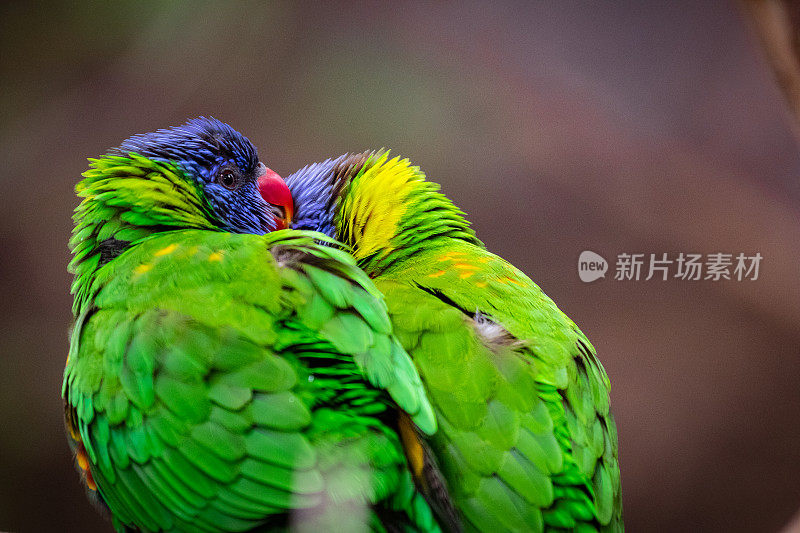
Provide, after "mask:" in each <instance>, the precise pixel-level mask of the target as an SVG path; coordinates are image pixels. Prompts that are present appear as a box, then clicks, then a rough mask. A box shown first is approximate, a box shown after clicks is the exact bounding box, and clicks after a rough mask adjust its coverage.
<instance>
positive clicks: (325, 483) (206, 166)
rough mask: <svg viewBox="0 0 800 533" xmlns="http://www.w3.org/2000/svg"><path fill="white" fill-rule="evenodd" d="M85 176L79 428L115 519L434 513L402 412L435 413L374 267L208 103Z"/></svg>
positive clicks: (407, 519) (96, 486)
mask: <svg viewBox="0 0 800 533" xmlns="http://www.w3.org/2000/svg"><path fill="white" fill-rule="evenodd" d="M90 167H91V168H90V169H89V170H88V171H87V172H86V173H85V174H84V176H85V178H84V179H83V181H81V182H80V183H79V184H78V186H77V192H78V194H79V196H81V197H82V198H83V200H82V202H81V204H80V206H79V207H78V208H77V209H76V212H75V217H74V219H75V229H74V232H73V237H72V240H71V241H70V246H71V249H72V253H73V255H74V257H73V259H72V262H71V263H70V270H71V271H72V272H73V273H74V274H75V281H74V284H73V288H72V290H73V293H74V306H73V312H74V317H75V323H74V326H73V330H72V333H71V342H70V350H69V357H68V359H67V364H66V369H65V372H64V382H63V397H64V400H65V413H66V423H67V428H68V433H69V439H70V441H71V444H72V445H73V447H74V449H75V450H76V457H77V463H78V465H79V466H80V469H81V471H82V472H83V473H84V479H85V482H86V485H87V487H88V489H89V492H90V493H91V494H93V495H94V496H95V497H96V499H97V500H98V502H99V503H100V505H101V506H103V507H104V508H106V509H107V510H108V511H110V514H111V516H112V518H113V522H114V525H115V527H116V528H117V530H119V531H124V530H128V529H131V530H141V531H246V530H258V531H267V530H273V529H284V528H286V527H290V526H291V527H293V528H296V529H298V530H308V531H326V530H337V531H354V530H355V531H357V530H363V529H364V528H365V527H368V528H371V529H373V530H378V531H380V530H384V529H386V528H394V527H400V528H409V529H415V530H430V531H437V530H439V527H438V525H437V523H436V521H435V519H434V515H433V512H432V510H431V507H430V506H429V505H428V503H427V502H426V500H425V499H424V498H423V497H422V495H421V494H420V493H419V492H418V491H417V490H416V488H415V485H414V480H413V477H412V474H411V472H410V470H409V468H408V462H407V458H406V452H405V450H404V447H403V437H402V436H401V434H400V430H399V427H400V426H401V425H402V426H403V427H413V428H414V431H415V432H416V431H421V432H422V434H425V435H429V434H433V433H434V432H435V431H436V421H435V418H434V415H433V412H432V409H431V406H430V404H429V402H428V400H427V396H426V394H425V392H424V389H423V387H422V384H421V382H420V378H419V375H418V373H417V371H416V369H415V367H414V365H413V363H412V362H411V360H410V359H409V357H408V355H407V353H406V352H405V351H404V350H403V349H402V347H401V346H400V344H399V342H398V340H397V339H396V337H395V336H394V335H393V334H392V327H391V323H390V321H389V318H388V315H387V312H386V306H385V304H384V303H383V301H382V297H381V295H380V293H379V292H377V290H376V289H375V286H374V284H373V283H372V282H371V281H370V279H369V278H368V277H367V276H366V275H365V274H364V272H363V271H362V270H360V269H358V268H357V266H356V263H355V261H354V260H353V259H352V258H351V257H350V256H349V255H348V254H346V253H345V252H343V251H341V250H339V249H337V248H336V247H333V246H328V245H325V243H324V241H325V240H326V239H327V237H324V236H323V235H321V234H311V233H308V232H302V231H294V230H284V231H276V232H271V231H272V230H275V229H277V228H279V227H281V226H283V225H285V224H286V221H287V220H288V218H289V217H290V216H291V210H292V202H291V197H290V194H289V191H288V189H287V188H286V185H285V183H283V181H282V180H281V179H280V178H279V177H278V176H277V174H275V173H274V172H272V171H270V170H269V169H267V168H266V166H265V165H264V164H263V163H261V162H260V161H259V157H258V154H257V152H256V149H255V148H254V147H253V145H252V144H251V143H250V141H248V140H247V139H246V138H245V137H243V136H242V135H241V134H240V133H238V132H237V131H235V130H233V129H232V128H230V127H229V126H227V125H225V124H223V123H221V122H219V121H216V120H214V119H206V118H202V117H201V118H198V119H194V120H191V121H189V122H187V123H186V124H184V125H182V126H179V127H174V128H170V129H166V130H159V131H157V132H154V133H149V134H144V135H137V136H134V137H131V138H130V139H128V140H126V141H125V142H123V143H122V144H121V145H120V146H119V147H118V148H115V149H113V150H111V151H110V152H109V153H108V154H106V155H104V156H102V157H99V158H97V159H94V160H91V165H90Z"/></svg>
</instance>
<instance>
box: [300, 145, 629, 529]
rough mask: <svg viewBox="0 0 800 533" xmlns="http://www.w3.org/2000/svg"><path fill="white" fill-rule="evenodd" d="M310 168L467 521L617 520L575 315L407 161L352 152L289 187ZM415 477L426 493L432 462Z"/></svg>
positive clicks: (615, 469) (614, 488)
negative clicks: (384, 323) (395, 348)
mask: <svg viewBox="0 0 800 533" xmlns="http://www.w3.org/2000/svg"><path fill="white" fill-rule="evenodd" d="M306 171H307V172H308V173H309V174H308V175H314V173H317V174H316V177H315V179H317V180H318V181H321V182H323V183H324V182H325V179H328V180H330V183H331V186H330V189H331V190H332V191H334V193H335V191H342V192H341V193H340V196H338V197H337V198H335V201H334V202H333V205H334V209H335V216H334V217H333V222H334V227H335V230H334V235H335V237H336V238H338V239H340V240H342V241H343V242H344V243H345V244H347V245H348V246H350V247H351V249H352V250H353V255H354V256H355V257H356V258H357V259H358V260H359V265H360V266H361V267H362V268H364V269H365V271H366V272H367V274H369V275H370V277H372V278H373V280H374V282H375V284H376V286H377V287H378V289H379V290H380V291H381V292H382V293H383V295H384V297H385V300H386V303H387V305H388V309H389V317H390V318H391V321H392V324H393V326H394V330H395V333H396V334H397V336H398V338H399V339H400V341H401V343H402V345H403V347H404V348H405V349H406V350H407V351H408V353H409V354H410V355H411V358H412V359H413V362H414V364H415V366H416V368H417V370H418V371H419V374H420V376H421V377H422V380H423V383H424V385H425V389H426V391H427V393H428V397H429V398H430V401H431V403H432V404H433V407H434V412H435V414H436V417H437V420H438V422H439V431H438V432H437V433H436V434H435V435H433V436H432V437H428V438H426V439H425V440H426V441H427V446H428V447H429V452H430V454H431V455H432V456H433V457H432V460H435V461H436V462H437V463H438V468H439V469H440V471H441V475H442V476H443V477H444V480H445V482H446V484H447V488H448V491H449V498H450V500H451V501H452V504H453V505H454V506H455V508H456V509H457V511H458V515H459V521H460V523H461V527H463V528H464V529H465V530H467V531H477V530H480V531H487V532H494V531H503V530H513V531H543V530H552V531H556V530H564V529H569V530H578V531H621V530H622V527H623V526H622V519H621V513H622V507H621V493H620V479H619V465H618V459H617V441H616V428H615V425H614V420H613V417H612V415H611V414H610V411H609V400H608V389H609V380H608V377H607V376H606V373H605V371H604V370H603V368H602V366H601V365H600V363H599V361H598V360H597V358H596V356H595V351H594V348H593V347H592V345H591V344H590V343H589V341H588V339H587V338H586V337H585V336H584V335H583V334H582V333H581V332H580V330H579V329H578V328H577V326H575V324H574V323H573V322H572V321H571V320H570V319H569V318H567V317H566V316H565V315H564V314H563V313H562V312H561V311H560V310H559V309H558V308H557V307H556V305H555V304H554V303H553V301H552V300H551V299H550V298H548V297H547V296H546V295H545V294H544V293H543V292H542V291H541V289H540V288H539V287H538V286H537V285H536V284H535V283H533V282H532V281H531V280H530V279H529V278H528V277H527V276H525V275H524V274H523V273H522V272H520V271H519V270H517V269H516V268H514V267H513V266H512V265H510V264H509V263H507V262H506V261H504V260H503V259H501V258H500V257H497V256H496V255H493V254H491V253H490V252H488V251H487V250H486V249H485V248H484V246H483V244H482V243H481V242H480V241H478V240H477V238H476V237H475V235H474V233H473V232H472V230H471V229H470V228H469V225H468V223H467V222H466V221H465V219H464V218H463V216H462V213H461V212H460V211H459V210H458V209H457V208H456V207H455V206H453V204H452V203H451V202H450V201H449V200H448V199H447V198H445V197H444V196H443V195H441V194H439V193H438V192H437V189H438V187H437V186H436V185H435V184H433V183H431V182H427V181H425V179H424V175H423V174H422V172H420V171H419V169H418V168H417V167H412V166H411V165H410V164H409V163H408V161H407V160H399V159H391V160H390V159H389V158H388V156H387V155H386V154H358V155H355V156H349V157H343V158H341V159H339V160H337V161H336V162H334V163H333V165H332V167H331V169H330V172H329V173H328V174H327V175H326V174H323V173H321V171H319V170H318V169H316V168H314V167H309V169H305V170H304V171H300V172H298V173H297V174H296V175H295V176H293V177H291V178H289V180H288V181H289V183H290V186H291V187H293V188H295V187H297V188H302V187H303V186H304V183H303V180H304V179H308V178H305V177H304V176H305V174H304V172H306ZM319 176H322V177H321V178H320V177H319ZM337 180H338V181H337ZM298 213H300V214H301V216H302V214H303V211H302V205H301V206H299V207H298ZM312 227H313V226H312ZM426 461H427V458H426ZM412 466H413V461H412ZM416 482H417V485H418V486H420V487H422V488H423V492H425V491H424V487H425V485H426V484H427V483H429V481H428V480H427V479H426V474H425V472H420V473H418V475H417V477H416ZM428 499H429V501H431V502H432V503H433V502H434V500H435V499H436V498H435V496H434V495H431V494H428Z"/></svg>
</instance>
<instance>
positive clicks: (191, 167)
mask: <svg viewBox="0 0 800 533" xmlns="http://www.w3.org/2000/svg"><path fill="white" fill-rule="evenodd" d="M131 152H133V153H136V154H139V155H141V156H144V157H146V158H148V159H152V160H155V161H163V162H167V163H173V164H175V165H177V166H178V167H179V168H180V169H181V170H183V171H184V172H185V173H186V174H187V177H189V178H191V179H193V180H194V181H195V182H196V183H197V184H198V185H199V186H200V187H201V189H202V190H203V194H204V195H205V197H206V199H207V200H208V203H209V204H210V206H211V208H212V209H213V211H214V214H215V215H216V217H217V218H218V219H219V221H220V223H221V226H222V229H225V230H227V231H232V232H235V233H266V232H268V231H272V230H275V229H282V228H285V227H286V226H287V225H288V223H289V220H290V218H291V214H292V209H293V203H292V198H291V193H290V192H289V189H288V187H287V186H286V184H285V183H284V182H283V180H282V179H281V177H280V176H278V175H277V174H276V173H275V172H273V171H272V170H270V169H268V168H267V167H266V165H264V163H262V162H261V161H260V160H259V158H258V151H257V150H256V148H255V146H253V144H252V143H251V142H250V141H249V140H248V139H247V137H245V136H244V135H242V134H241V133H239V132H238V131H236V130H234V129H233V128H231V127H230V126H229V125H227V124H225V123H223V122H220V121H219V120H217V119H215V118H205V117H198V118H194V119H191V120H189V121H187V122H186V123H185V124H182V125H180V126H174V127H171V128H167V129H161V130H157V131H154V132H151V133H143V134H139V135H134V136H132V137H130V138H128V139H126V140H125V141H123V142H122V144H121V145H120V146H119V147H117V148H114V149H112V150H111V151H110V152H109V154H110V155H121V156H127V155H128V154H130V153H131Z"/></svg>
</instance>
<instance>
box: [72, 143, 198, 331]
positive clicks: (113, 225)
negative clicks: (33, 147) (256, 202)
mask: <svg viewBox="0 0 800 533" xmlns="http://www.w3.org/2000/svg"><path fill="white" fill-rule="evenodd" d="M179 173H180V170H179V169H178V168H177V167H175V166H174V165H171V164H167V163H159V162H154V161H152V160H148V159H145V158H140V157H138V156H135V155H131V156H130V157H119V156H106V157H103V158H100V159H95V160H92V161H91V166H90V169H89V170H88V171H86V172H85V173H84V174H83V175H84V178H85V179H84V180H83V181H81V182H80V183H79V184H78V185H77V186H76V192H77V193H78V195H79V196H81V197H83V201H82V202H81V204H80V205H79V206H78V207H77V208H76V209H75V215H74V216H73V219H74V221H75V228H74V229H73V232H72V238H71V239H70V243H69V246H70V250H71V251H72V256H73V257H72V261H71V262H70V264H69V271H70V272H72V273H73V274H74V275H75V278H74V281H73V283H72V293H73V295H74V302H73V308H72V310H73V313H74V314H75V315H76V316H77V315H79V314H80V313H81V312H82V311H83V310H85V309H86V308H87V307H88V306H90V305H91V302H92V300H93V299H94V295H95V294H96V293H97V291H98V290H99V289H100V287H101V286H102V279H100V278H101V277H100V276H98V272H99V270H100V269H101V268H103V267H104V266H105V265H107V264H109V263H110V262H112V261H113V260H114V259H115V258H116V257H117V256H119V255H121V254H122V253H123V252H125V251H126V250H127V249H129V248H130V247H132V246H135V245H136V244H137V243H138V242H140V241H142V240H143V239H146V238H147V237H150V236H151V235H155V234H158V233H161V232H164V231H174V230H177V229H182V228H202V229H214V227H213V226H212V224H211V223H210V222H209V217H208V215H209V214H210V208H209V207H208V205H207V204H206V203H205V202H204V200H203V197H202V194H201V192H200V191H199V190H197V189H195V188H193V187H192V185H191V184H188V183H187V181H186V180H185V179H182V177H181V176H180V174H179Z"/></svg>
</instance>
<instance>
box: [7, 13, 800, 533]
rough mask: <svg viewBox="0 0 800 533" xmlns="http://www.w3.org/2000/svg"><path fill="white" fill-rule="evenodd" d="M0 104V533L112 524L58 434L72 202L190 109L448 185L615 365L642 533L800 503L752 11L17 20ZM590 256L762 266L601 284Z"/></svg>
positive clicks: (780, 211) (769, 106)
mask: <svg viewBox="0 0 800 533" xmlns="http://www.w3.org/2000/svg"><path fill="white" fill-rule="evenodd" d="M0 106H1V107H0V115H1V116H2V122H1V123H0V161H1V162H2V163H0V302H2V306H0V530H3V531H25V532H27V531H80V532H91V531H110V529H111V528H110V525H109V524H108V523H107V522H104V521H103V520H102V519H101V518H100V517H99V516H98V515H96V514H95V512H94V510H93V509H92V508H91V506H90V505H89V504H88V503H87V501H86V499H85V497H84V494H83V491H82V489H81V487H80V485H79V483H78V476H77V475H76V474H75V473H74V471H73V467H72V462H71V458H70V453H69V450H68V447H67V444H66V441H65V438H64V434H63V426H62V421H61V419H62V409H61V400H60V396H59V395H60V387H61V374H62V368H63V364H64V360H65V357H66V351H67V329H68V326H69V323H70V304H71V298H70V295H69V283H70V276H69V274H68V273H67V272H66V264H67V262H68V259H69V254H68V251H67V247H66V242H67V239H68V236H69V232H70V229H71V221H70V215H71V211H72V209H73V208H74V206H75V205H76V199H75V196H74V193H73V186H74V184H75V183H76V181H77V180H78V179H79V175H80V173H81V172H82V171H83V170H84V169H85V167H86V159H85V158H86V157H87V156H93V155H98V154H101V153H103V152H104V151H105V150H106V149H107V148H108V147H110V146H112V145H116V144H118V143H119V142H120V141H121V140H122V139H124V138H125V137H126V136H128V135H130V134H133V133H137V132H144V131H150V130H153V129H155V128H158V127H164V126H167V125H174V124H178V123H180V122H182V121H183V120H184V119H186V118H187V117H191V116H196V115H199V114H204V115H213V116H216V117H218V118H221V119H223V120H225V121H228V122H229V123H230V124H232V125H233V126H234V127H236V128H237V129H239V130H241V131H242V132H244V133H245V134H246V135H248V136H249V137H250V139H251V140H253V142H254V143H255V144H256V145H257V146H259V147H260V153H261V155H262V158H263V159H264V160H265V161H266V162H267V163H268V165H269V166H271V167H272V168H273V169H275V170H276V171H278V172H279V173H281V174H284V175H286V174H288V173H290V172H291V171H293V170H294V169H297V168H298V167H300V166H302V165H303V164H305V163H307V162H310V161H314V160H319V159H322V158H325V157H328V156H331V155H338V154H340V153H343V152H345V151H351V150H362V149H366V148H379V147H382V146H386V147H391V148H392V149H393V150H394V151H395V153H397V154H403V155H407V156H409V157H410V158H411V159H412V160H413V161H414V162H416V163H417V164H419V165H420V166H421V167H422V168H423V169H424V170H425V171H427V173H428V175H429V177H430V178H431V179H433V180H436V181H438V182H440V183H441V184H442V186H443V189H444V191H445V192H446V194H448V195H450V196H451V197H452V198H453V199H455V201H456V202H457V203H458V204H459V205H460V206H461V207H462V208H463V209H464V210H465V211H466V212H467V213H468V215H469V218H470V219H471V220H472V221H473V222H474V225H475V228H476V229H477V231H478V234H479V236H480V237H481V238H482V239H483V240H484V241H485V242H486V244H487V245H488V246H489V248H490V249H492V250H493V251H495V252H497V253H499V254H501V255H503V256H504V257H506V258H507V259H509V260H511V261H512V262H513V263H514V264H516V265H517V266H519V267H520V268H522V269H523V270H524V271H525V272H527V273H528V274H529V275H531V276H532V277H533V279H534V280H536V281H537V282H539V283H540V285H541V286H542V287H543V288H544V289H545V291H546V292H547V293H548V294H549V295H551V296H552V297H553V298H554V299H555V300H556V301H557V302H558V303H559V305H560V306H561V308H562V309H563V310H564V311H565V312H567V313H568V314H569V315H570V316H571V317H572V318H573V319H574V320H575V321H576V322H577V323H578V324H579V325H580V326H581V327H582V328H583V329H584V331H585V332H586V333H587V334H588V335H589V337H590V338H591V339H592V340H593V343H594V345H595V346H596V347H597V349H598V352H599V354H600V357H601V359H602V361H603V363H604V364H605V367H606V369H607V370H608V373H609V375H610V376H611V378H612V382H613V386H612V388H613V390H612V401H613V407H614V410H615V412H616V416H617V421H618V426H619V437H620V446H621V451H620V453H621V458H622V479H623V494H624V502H625V515H626V519H627V520H626V521H627V525H628V529H629V530H630V531H670V532H671V531H776V530H779V529H780V528H781V527H782V526H783V525H784V524H786V523H787V522H788V521H789V519H790V517H791V516H792V515H793V514H794V512H795V510H796V509H797V508H798V506H800V423H798V421H799V420H800V387H799V385H800V357H798V355H800V354H799V353H798V351H799V350H798V346H800V329H798V327H797V325H798V323H800V305H799V304H798V302H800V276H798V260H800V224H798V215H799V214H800V179H798V171H799V170H800V158H798V150H797V145H796V144H795V141H794V139H793V138H792V135H791V128H790V126H789V125H788V124H789V121H788V113H787V112H786V111H785V110H784V103H783V100H782V97H781V94H780V92H779V91H778V89H777V88H776V85H775V84H774V81H773V76H772V73H771V71H770V70H769V67H768V65H767V63H766V61H765V60H764V59H763V58H762V53H761V50H760V49H759V47H758V45H757V40H756V39H755V37H754V35H753V34H752V31H751V30H750V28H749V26H748V23H747V20H746V18H745V17H744V15H743V13H742V11H741V9H739V6H737V5H736V4H733V3H728V2H694V1H685V2H663V3H661V5H658V3H656V2H639V1H630V2H616V3H588V2H587V3H572V2H548V3H536V4H533V3H528V2H520V3H492V5H491V7H489V4H488V3H466V4H462V3H457V2H453V3H437V4H432V5H423V4H419V3H403V2H395V3H393V4H392V5H391V7H390V6H389V5H388V4H387V5H379V4H373V3H369V4H367V3H337V2H330V3H308V4H304V3H277V4H270V5H262V4H261V3H244V4H242V3H235V4H234V3H231V4H227V3H226V4H215V3H205V2H177V1H176V2H164V3H156V2H153V3H145V4H133V3H130V4H129V3H117V2H113V3H92V4H91V5H89V4H88V3H87V5H80V4H79V3H72V2H64V3H59V2H50V3H47V4H45V5H43V6H39V5H35V4H34V3H23V2H18V3H11V2H6V3H3V4H2V7H0ZM585 249H590V250H594V251H596V252H599V253H600V254H602V255H604V256H605V257H606V258H608V259H609V260H610V261H611V262H612V269H613V261H614V258H615V257H616V255H617V254H619V253H623V252H627V253H634V252H641V253H659V254H660V253H663V252H668V253H671V254H675V253H677V252H698V253H712V252H730V253H739V252H745V253H748V254H752V253H755V252H760V253H761V254H762V256H763V257H764V259H763V261H762V264H761V272H760V277H759V279H758V280H757V281H742V282H736V281H721V282H711V281H701V282H689V281H666V282H664V281H656V280H652V281H638V282H633V281H629V282H622V281H614V280H613V279H611V276H607V279H605V280H600V281H597V282H595V283H592V284H584V283H582V282H581V281H580V280H579V278H578V275H577V258H578V255H579V254H580V252H581V251H583V250H585Z"/></svg>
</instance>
